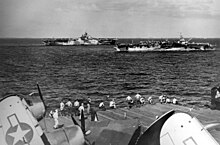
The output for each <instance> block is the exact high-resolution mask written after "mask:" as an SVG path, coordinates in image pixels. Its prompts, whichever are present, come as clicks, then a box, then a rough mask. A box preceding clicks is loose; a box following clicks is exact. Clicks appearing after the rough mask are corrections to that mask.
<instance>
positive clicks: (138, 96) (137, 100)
mask: <svg viewBox="0 0 220 145" xmlns="http://www.w3.org/2000/svg"><path fill="white" fill-rule="evenodd" d="M140 98H141V95H140V94H138V93H137V94H136V95H135V99H136V105H137V104H138V103H140Z"/></svg>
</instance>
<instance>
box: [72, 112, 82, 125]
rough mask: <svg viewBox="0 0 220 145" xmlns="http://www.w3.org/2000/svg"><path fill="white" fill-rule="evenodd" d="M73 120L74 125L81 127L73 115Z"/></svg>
mask: <svg viewBox="0 0 220 145" xmlns="http://www.w3.org/2000/svg"><path fill="white" fill-rule="evenodd" d="M71 118H72V121H73V123H74V124H75V125H78V126H79V127H80V125H79V123H78V122H77V121H76V119H75V118H74V117H73V115H71Z"/></svg>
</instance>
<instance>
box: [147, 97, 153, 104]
mask: <svg viewBox="0 0 220 145" xmlns="http://www.w3.org/2000/svg"><path fill="white" fill-rule="evenodd" d="M147 101H148V103H149V104H153V99H152V97H151V96H150V97H148V99H147Z"/></svg>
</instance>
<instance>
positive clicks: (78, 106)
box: [49, 93, 178, 128]
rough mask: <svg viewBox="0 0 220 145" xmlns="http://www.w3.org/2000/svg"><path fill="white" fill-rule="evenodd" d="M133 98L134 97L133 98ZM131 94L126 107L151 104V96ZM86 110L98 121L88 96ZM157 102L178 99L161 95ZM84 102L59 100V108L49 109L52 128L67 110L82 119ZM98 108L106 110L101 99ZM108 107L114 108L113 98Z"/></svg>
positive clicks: (174, 102) (55, 126)
mask: <svg viewBox="0 0 220 145" xmlns="http://www.w3.org/2000/svg"><path fill="white" fill-rule="evenodd" d="M133 98H134V99H133ZM133 98H132V97H131V96H129V95H128V96H127V97H126V99H125V101H126V102H127V104H128V108H132V107H133V106H135V105H136V106H137V107H138V106H141V105H144V104H146V103H148V104H153V103H154V102H153V98H152V97H151V96H150V97H148V99H147V101H146V100H145V97H143V96H141V95H140V94H139V93H137V94H136V95H135V96H134V97H133ZM109 99H110V98H109V96H107V100H109ZM86 102H87V103H86V109H87V110H86V111H87V115H91V121H98V116H97V113H96V109H94V108H91V107H90V105H91V103H92V100H91V98H90V97H88V98H87V101H86ZM159 102H160V103H161V104H162V103H165V104H167V103H173V104H177V103H178V101H177V99H176V98H173V99H172V101H171V99H170V98H169V97H167V96H166V95H161V96H159ZM84 105H85V104H84V103H83V102H81V103H80V102H79V100H78V99H76V100H75V101H74V102H73V103H72V102H71V99H69V100H68V101H67V102H66V103H64V101H61V102H60V108H59V109H56V110H55V112H53V111H51V112H50V114H49V116H50V117H52V118H53V119H54V122H55V125H54V128H58V125H59V122H58V116H59V115H61V116H62V115H65V112H66V111H67V112H68V113H70V114H72V113H74V115H75V116H79V120H81V119H82V112H83V113H84V112H85V107H84ZM98 108H99V109H100V110H102V111H105V110H106V106H105V103H104V101H103V100H102V101H101V102H100V103H99V106H98ZM109 108H110V109H116V102H115V99H114V98H113V99H111V100H110V101H109Z"/></svg>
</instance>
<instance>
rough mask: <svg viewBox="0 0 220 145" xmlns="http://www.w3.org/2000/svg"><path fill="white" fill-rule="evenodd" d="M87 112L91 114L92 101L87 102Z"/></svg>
mask: <svg viewBox="0 0 220 145" xmlns="http://www.w3.org/2000/svg"><path fill="white" fill-rule="evenodd" d="M87 114H90V103H87Z"/></svg>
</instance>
